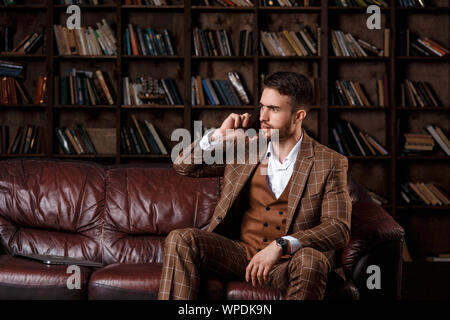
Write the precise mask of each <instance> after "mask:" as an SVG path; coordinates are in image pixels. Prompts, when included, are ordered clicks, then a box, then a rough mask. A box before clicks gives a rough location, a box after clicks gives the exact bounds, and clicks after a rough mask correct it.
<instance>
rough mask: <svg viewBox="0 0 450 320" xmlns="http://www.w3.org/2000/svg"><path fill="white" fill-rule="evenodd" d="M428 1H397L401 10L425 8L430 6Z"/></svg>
mask: <svg viewBox="0 0 450 320" xmlns="http://www.w3.org/2000/svg"><path fill="white" fill-rule="evenodd" d="M427 2H429V1H424V0H398V3H399V5H400V7H403V8H408V7H410V8H427V7H429V6H430V5H429V4H428V3H427Z"/></svg>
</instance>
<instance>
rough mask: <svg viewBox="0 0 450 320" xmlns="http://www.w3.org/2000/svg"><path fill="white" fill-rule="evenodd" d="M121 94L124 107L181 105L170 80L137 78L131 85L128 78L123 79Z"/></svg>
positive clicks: (174, 84)
mask: <svg viewBox="0 0 450 320" xmlns="http://www.w3.org/2000/svg"><path fill="white" fill-rule="evenodd" d="M122 92H123V101H122V103H123V104H124V105H142V104H164V105H182V104H183V101H182V99H181V97H180V93H179V92H178V89H177V85H176V83H175V80H173V79H172V78H168V79H154V78H152V77H138V78H137V79H136V82H134V83H133V82H131V81H130V79H129V77H124V78H123V91H122Z"/></svg>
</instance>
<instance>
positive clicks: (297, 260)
mask: <svg viewBox="0 0 450 320" xmlns="http://www.w3.org/2000/svg"><path fill="white" fill-rule="evenodd" d="M304 268H308V269H313V270H315V271H318V272H320V273H323V274H328V272H329V271H330V263H329V261H328V258H327V257H326V256H325V255H324V254H323V253H322V252H320V251H318V250H316V249H313V248H309V247H306V248H301V249H299V250H298V251H297V252H295V253H294V256H293V257H292V258H291V261H290V262H289V269H290V270H291V272H301V271H302V269H304Z"/></svg>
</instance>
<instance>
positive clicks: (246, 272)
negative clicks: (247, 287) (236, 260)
mask: <svg viewBox="0 0 450 320" xmlns="http://www.w3.org/2000/svg"><path fill="white" fill-rule="evenodd" d="M252 268H253V264H252V263H251V262H250V263H249V265H248V266H247V268H246V269H245V281H247V282H249V281H250V273H251V271H252Z"/></svg>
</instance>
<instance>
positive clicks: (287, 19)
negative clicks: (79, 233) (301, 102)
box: [0, 0, 450, 260]
mask: <svg viewBox="0 0 450 320" xmlns="http://www.w3.org/2000/svg"><path fill="white" fill-rule="evenodd" d="M35 2H37V4H35V3H34V2H33V4H26V5H16V6H0V15H3V16H4V17H6V16H8V17H9V16H11V17H14V16H16V17H25V19H28V20H29V21H32V20H31V17H32V16H33V15H35V14H40V15H41V17H44V18H45V21H44V22H42V21H40V20H39V19H35V21H34V20H33V22H30V23H31V24H29V25H27V24H19V19H16V20H17V22H15V26H16V29H23V30H25V31H24V33H27V32H31V31H32V30H35V29H36V30H37V29H38V28H40V26H41V25H45V27H46V41H45V47H44V48H43V49H44V50H40V51H39V52H38V53H36V54H33V55H15V54H9V53H0V59H3V60H11V61H21V62H24V63H26V64H27V68H26V69H27V70H26V78H27V81H26V82H25V85H26V87H27V90H28V93H29V94H30V97H31V98H33V99H34V96H35V91H36V83H35V82H36V80H37V75H38V73H46V74H47V75H48V79H49V80H48V83H47V85H48V89H47V95H48V97H49V99H47V102H46V104H45V105H1V106H0V110H1V111H0V112H1V113H2V116H1V117H0V120H1V119H3V120H1V122H0V125H9V124H11V125H14V126H17V125H19V124H20V123H22V125H24V124H25V123H28V122H29V123H30V124H34V125H40V126H42V127H46V128H47V130H46V134H45V136H43V141H42V147H43V150H42V152H41V153H39V154H26V155H20V154H19V155H17V154H14V155H0V158H4V159H9V158H14V157H22V156H24V157H39V158H41V157H49V158H57V159H58V158H59V159H80V160H89V161H97V162H100V163H106V164H120V163H132V162H134V161H136V162H139V161H142V162H145V161H151V162H154V161H156V162H161V163H166V164H170V161H171V159H170V150H171V148H173V147H174V145H176V144H177V143H178V142H177V141H171V140H170V133H171V132H172V131H173V130H175V129H177V128H180V127H181V128H185V129H187V130H189V131H190V132H191V133H193V131H194V121H195V120H202V121H203V126H204V127H214V126H216V127H217V126H219V125H220V123H221V122H222V121H223V119H224V118H225V117H226V116H227V115H228V114H229V113H230V112H242V113H243V112H248V111H251V109H252V108H254V107H255V106H256V105H257V104H258V100H259V97H260V94H261V88H262V83H261V78H260V75H261V74H266V75H267V74H270V73H273V72H275V71H290V70H297V71H299V72H302V73H304V74H306V75H307V76H308V77H309V78H310V79H311V80H313V79H318V81H317V83H316V84H317V87H316V91H317V92H318V96H319V98H318V99H317V101H316V105H315V107H313V108H312V109H311V111H310V113H309V115H308V118H307V119H306V121H305V122H304V127H305V128H306V130H307V131H308V133H310V134H311V135H312V136H313V137H314V138H315V139H317V140H318V141H319V142H321V143H323V144H325V145H329V144H330V142H331V141H330V139H331V136H330V132H331V130H330V125H331V124H332V121H333V120H334V118H335V117H337V118H341V119H343V120H347V121H349V122H351V123H352V124H355V125H356V126H357V127H358V129H360V130H361V131H364V132H368V133H369V134H371V135H374V137H375V138H376V140H377V141H379V142H380V143H381V144H382V145H383V146H384V147H385V148H386V149H387V150H388V151H389V155H387V156H367V157H363V156H349V157H348V158H349V161H350V166H349V172H350V175H351V177H352V178H353V179H354V180H355V181H356V182H358V183H360V184H363V185H365V186H367V187H368V188H369V189H370V190H372V191H374V192H376V193H378V194H380V195H381V196H383V197H384V198H386V199H388V201H389V203H388V204H387V205H383V207H384V208H385V209H386V210H387V211H388V212H389V213H390V214H391V215H392V216H393V217H394V218H395V219H397V220H398V221H400V223H401V224H402V225H403V226H405V228H406V243H407V244H408V246H409V247H413V248H414V247H417V246H418V247H419V250H417V251H416V252H419V253H416V254H415V257H414V256H413V258H417V259H418V260H421V259H424V256H423V254H422V253H423V252H425V251H426V250H427V249H430V250H434V247H433V248H426V246H428V245H429V244H426V245H422V244H421V243H420V241H419V240H418V239H417V237H415V236H414V232H415V230H416V229H415V228H417V223H416V222H414V223H413V225H412V226H411V223H410V222H411V221H408V217H411V216H414V215H416V214H417V213H420V212H430V213H435V212H439V213H445V212H446V210H447V211H448V210H449V208H448V206H447V207H430V206H408V205H405V204H404V203H403V202H402V199H401V196H400V195H399V185H400V183H402V182H406V181H415V180H416V181H425V182H426V181H427V180H430V181H434V180H437V181H438V182H441V183H442V184H443V186H444V187H446V188H447V190H449V189H450V185H449V181H450V172H449V167H448V160H449V157H448V156H444V155H443V153H442V151H441V150H439V146H436V147H435V148H436V149H437V150H439V152H436V153H434V154H430V155H415V156H403V155H400V152H401V149H402V145H401V144H402V142H401V139H399V136H401V135H402V134H403V133H405V132H406V131H404V129H405V130H408V132H422V133H425V131H424V129H423V127H424V125H426V124H436V125H439V126H440V127H441V128H442V130H443V131H444V132H445V133H446V134H447V135H448V133H449V132H450V123H449V120H448V119H449V116H448V115H449V113H448V111H449V110H450V96H449V92H450V80H449V74H450V72H449V68H450V63H449V62H450V57H449V56H446V57H418V56H406V57H405V56H399V55H397V47H398V43H397V39H398V34H399V30H400V29H401V28H403V27H405V26H406V27H411V29H414V31H418V33H419V35H420V33H421V32H420V29H421V26H426V28H425V29H426V30H425V31H424V34H423V36H431V37H433V36H434V34H435V35H436V37H437V39H436V40H437V41H438V42H440V43H442V44H443V45H444V46H445V47H447V48H450V35H449V31H448V29H449V28H448V26H449V23H450V22H449V15H448V13H449V12H450V10H449V1H448V0H438V1H437V3H436V4H437V6H438V7H435V8H423V9H421V8H400V7H399V6H398V2H397V1H394V0H392V1H389V4H390V6H389V7H387V8H384V7H382V8H381V14H382V17H383V18H382V29H383V28H389V29H390V43H389V56H388V57H378V56H369V57H336V56H333V52H332V47H331V35H330V30H332V29H333V30H335V29H339V30H344V31H345V32H350V33H352V34H354V35H355V36H357V37H360V38H362V39H364V40H367V41H369V42H371V43H373V44H375V45H376V46H377V47H379V48H382V47H383V42H382V40H381V38H380V32H382V30H367V29H363V28H365V20H366V18H367V17H368V15H367V14H366V13H365V12H366V8H359V7H358V8H353V7H346V8H343V7H335V6H334V1H321V5H320V7H262V6H260V4H259V1H254V7H245V8H239V7H218V6H213V7H206V6H197V5H193V4H195V3H194V1H193V0H186V1H175V3H176V4H175V5H169V6H147V5H142V6H137V5H124V4H123V3H124V2H123V1H105V4H102V5H99V6H90V5H82V6H80V8H81V12H82V15H84V16H83V19H82V21H83V22H82V23H83V25H92V21H100V20H101V19H102V18H106V19H107V20H108V21H109V22H111V24H112V27H113V29H114V30H113V31H114V32H115V36H116V39H117V48H118V55H117V56H82V55H79V56H60V55H59V54H58V52H57V50H56V43H55V40H54V34H53V25H55V24H63V23H64V21H65V20H64V19H65V18H66V17H67V15H66V14H65V9H66V8H67V6H66V5H60V4H59V3H58V1H53V0H42V1H40V2H39V1H35ZM224 17H226V18H224ZM84 18H87V19H88V20H85V19H84ZM430 19H431V20H432V21H433V23H431V24H430V23H429V21H430ZM28 20H27V21H28ZM85 21H86V22H85ZM300 21H301V22H303V21H304V22H305V24H306V25H309V26H311V27H312V30H315V28H316V27H320V28H321V32H320V38H321V40H320V52H321V55H320V56H304V57H297V56H295V57H282V56H262V55H261V53H260V51H259V41H260V31H272V32H278V31H281V30H283V29H287V30H292V29H294V30H297V29H296V26H297V25H298V24H299V23H300ZM434 21H436V22H437V23H434ZM128 23H131V24H133V25H139V26H140V27H152V28H154V29H156V30H158V31H159V30H160V29H162V28H167V29H168V30H169V32H170V33H171V37H172V41H173V44H174V47H175V50H176V55H175V56H142V55H141V56H134V55H125V54H123V48H122V47H123V44H122V42H123V33H124V30H125V28H126V27H127V26H128ZM416 23H419V25H417V24H416ZM420 23H422V25H420ZM236 26H238V27H237V28H236ZM446 26H447V28H446ZM194 27H199V28H204V29H206V28H211V29H220V28H223V29H225V30H227V32H228V33H229V36H230V40H231V41H232V51H233V56H219V57H209V56H195V55H194V54H193V47H192V30H193V28H194ZM244 28H246V29H249V30H252V31H253V48H254V51H253V53H252V55H250V56H238V55H237V53H238V48H239V31H240V30H241V29H244ZM20 40H21V39H18V37H15V38H14V43H15V44H17V43H18V41H20ZM69 67H73V68H76V69H82V70H91V71H94V70H96V69H101V70H102V71H108V72H109V74H110V76H111V80H112V82H113V87H114V92H115V94H114V105H102V106H85V105H60V104H59V101H55V98H54V90H55V87H54V80H55V76H56V75H58V76H61V74H62V71H63V70H64V69H66V68H69ZM141 71H142V73H141ZM144 71H145V72H144ZM227 71H237V72H238V73H239V75H240V76H241V79H242V80H243V82H244V86H245V87H246V91H247V93H248V94H249V98H250V101H251V104H250V105H240V106H210V105H207V106H197V105H192V104H191V101H190V97H191V77H192V76H196V75H200V76H201V77H202V78H212V79H225V78H226V76H225V72H227ZM385 73H387V74H388V100H389V107H380V106H376V105H375V106H370V107H352V106H333V105H330V88H331V85H332V83H333V81H334V80H347V79H350V80H351V79H352V78H354V79H355V80H357V81H360V80H361V82H362V83H363V84H364V87H365V88H366V89H367V90H368V95H369V96H370V97H371V100H372V102H373V103H376V99H375V98H376V95H375V94H374V92H375V91H374V88H375V85H374V83H373V79H380V77H381V76H382V75H383V74H385ZM138 75H143V76H144V75H145V76H147V75H148V76H153V77H155V78H167V77H171V78H174V80H175V82H176V84H177V87H178V91H179V93H180V96H181V97H182V100H183V102H184V104H183V105H155V104H150V105H137V106H135V105H123V103H122V101H123V99H122V85H123V79H122V77H125V76H128V77H130V78H135V77H136V76H138ZM422 78H424V80H426V81H429V82H430V83H431V85H432V86H433V88H434V89H435V91H436V93H437V94H438V95H439V97H440V100H441V102H442V104H443V105H442V106H441V107H433V108H431V107H426V108H419V107H410V106H407V107H401V106H400V105H399V104H400V103H399V98H400V84H401V83H402V82H403V81H404V80H405V79H413V80H422ZM381 79H382V78H381ZM364 110H367V111H370V112H368V113H366V114H365V113H364V112H363V111H364ZM375 111H376V112H375ZM131 114H135V115H136V117H137V118H138V119H147V120H149V121H151V122H152V123H153V124H154V125H155V127H156V128H157V129H158V133H159V135H160V137H161V139H162V140H163V143H164V144H165V146H166V148H167V149H168V152H169V155H153V154H145V155H136V154H124V153H123V152H121V143H120V139H119V138H120V130H121V127H122V125H124V124H126V123H127V121H129V117H130V115H131ZM398 119H399V120H398ZM76 121H80V123H81V124H83V126H84V127H86V128H89V127H93V125H96V127H98V128H110V129H114V130H115V132H116V139H115V140H116V142H115V150H116V152H115V153H108V154H99V155H65V154H60V153H59V150H58V140H57V138H56V136H55V133H54V128H56V127H60V126H64V125H65V126H68V125H70V124H74V123H76ZM398 121H400V124H398ZM85 122H86V123H85ZM436 172H438V173H436ZM409 210H411V214H410V215H408V214H406V213H409V212H408V211H409ZM405 214H406V215H405ZM405 216H406V217H405ZM441 216H442V217H444V216H445V215H444V214H443V215H441ZM447 219H450V217H448V218H447ZM447 223H448V222H447ZM426 228H431V227H429V226H428V227H426ZM429 231H430V232H432V230H431V229H430V230H429ZM411 235H412V236H411ZM445 237H446V238H445ZM445 237H444V236H443V239H442V240H441V241H440V242H439V246H438V247H439V248H442V247H445V245H443V244H442V243H443V242H445V241H447V242H446V243H447V247H446V250H447V251H450V245H449V244H448V243H449V241H448V235H445ZM444 238H445V239H444ZM410 250H411V248H410ZM411 251H413V255H414V250H411Z"/></svg>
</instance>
